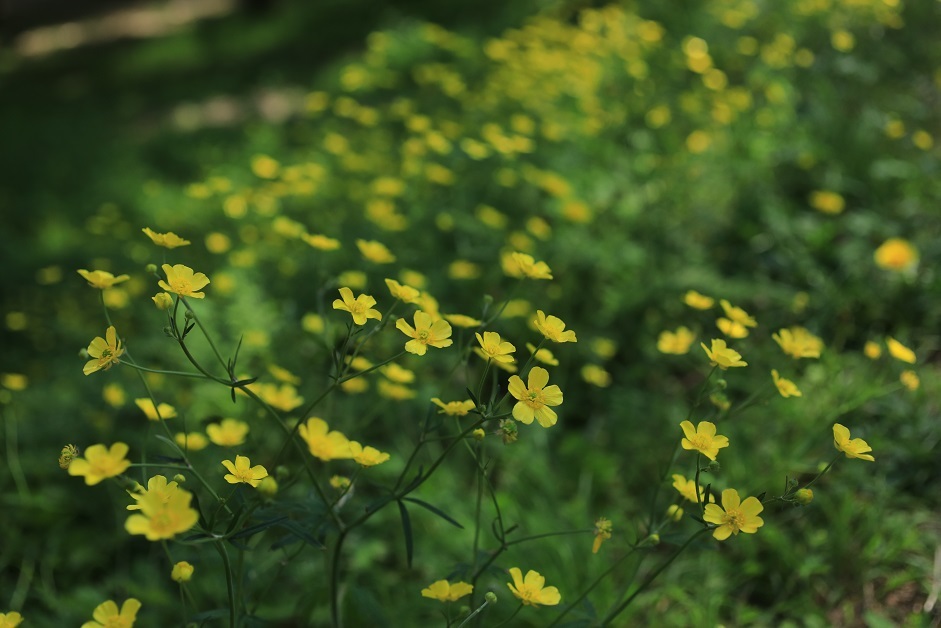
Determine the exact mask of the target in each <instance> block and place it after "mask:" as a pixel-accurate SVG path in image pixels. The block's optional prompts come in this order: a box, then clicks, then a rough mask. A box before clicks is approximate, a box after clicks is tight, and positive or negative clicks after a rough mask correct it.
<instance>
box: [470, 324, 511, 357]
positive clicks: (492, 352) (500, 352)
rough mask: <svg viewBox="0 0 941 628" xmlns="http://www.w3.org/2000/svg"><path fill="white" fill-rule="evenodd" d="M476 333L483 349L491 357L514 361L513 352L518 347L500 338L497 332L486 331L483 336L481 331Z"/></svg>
mask: <svg viewBox="0 0 941 628" xmlns="http://www.w3.org/2000/svg"><path fill="white" fill-rule="evenodd" d="M474 335H475V336H477V342H478V343H480V347H481V349H482V350H483V352H484V354H486V356H487V357H488V358H489V359H491V360H494V361H495V362H504V363H511V362H513V361H514V358H513V356H512V355H511V354H512V353H513V352H514V351H516V347H514V346H513V345H512V344H510V343H509V342H506V341H505V340H503V339H502V338H500V334H498V333H497V332H495V331H485V332H484V334H483V336H481V335H480V333H479V332H478V333H476V334H474Z"/></svg>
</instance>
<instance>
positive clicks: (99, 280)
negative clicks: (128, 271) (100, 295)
mask: <svg viewBox="0 0 941 628" xmlns="http://www.w3.org/2000/svg"><path fill="white" fill-rule="evenodd" d="M78 274H79V275H81V276H82V277H84V278H85V281H87V282H88V285H89V286H91V287H92V288H98V289H99V290H107V289H108V288H113V287H114V286H115V284H119V283H121V282H122V281H127V280H128V279H130V278H131V276H130V275H118V276H117V277H115V276H114V275H112V274H111V273H109V272H107V271H104V270H92V271H87V270H85V269H79V271H78Z"/></svg>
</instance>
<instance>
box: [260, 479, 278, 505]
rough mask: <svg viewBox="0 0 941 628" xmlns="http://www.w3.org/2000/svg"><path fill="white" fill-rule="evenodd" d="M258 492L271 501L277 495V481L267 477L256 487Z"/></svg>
mask: <svg viewBox="0 0 941 628" xmlns="http://www.w3.org/2000/svg"><path fill="white" fill-rule="evenodd" d="M258 492H259V493H261V494H262V495H263V496H264V497H266V498H267V499H271V498H272V497H274V496H275V495H277V494H278V481H277V480H276V479H274V478H273V477H271V476H270V475H269V476H268V477H266V478H264V479H263V480H262V481H261V484H259V485H258Z"/></svg>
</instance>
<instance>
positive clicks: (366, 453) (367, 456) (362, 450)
mask: <svg viewBox="0 0 941 628" xmlns="http://www.w3.org/2000/svg"><path fill="white" fill-rule="evenodd" d="M350 454H351V456H352V458H353V461H354V462H356V463H358V464H360V465H362V466H364V467H374V466H376V465H377V464H382V463H383V462H385V461H387V460H388V459H389V454H387V453H385V452H381V451H379V450H378V449H376V448H375V447H369V446H366V447H363V446H362V445H361V444H359V443H358V442H356V441H355V440H351V441H350Z"/></svg>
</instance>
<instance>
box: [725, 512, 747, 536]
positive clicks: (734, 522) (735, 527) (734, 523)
mask: <svg viewBox="0 0 941 628" xmlns="http://www.w3.org/2000/svg"><path fill="white" fill-rule="evenodd" d="M725 524H726V525H727V526H729V527H730V528H732V532H738V531H739V530H741V529H742V526H743V525H745V513H744V512H742V511H741V510H739V509H737V508H734V509H732V510H726V511H725Z"/></svg>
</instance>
